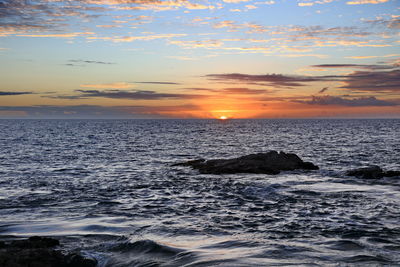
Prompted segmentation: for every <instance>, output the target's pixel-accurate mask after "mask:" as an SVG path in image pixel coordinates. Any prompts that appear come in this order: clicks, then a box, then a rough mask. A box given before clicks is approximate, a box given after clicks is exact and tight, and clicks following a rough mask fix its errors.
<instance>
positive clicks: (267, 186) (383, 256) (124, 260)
mask: <svg viewBox="0 0 400 267" xmlns="http://www.w3.org/2000/svg"><path fill="white" fill-rule="evenodd" d="M270 150H276V151H284V152H290V153H295V154H297V155H298V156H299V157H300V158H302V159H303V160H305V161H310V162H313V163H314V164H316V165H318V166H319V167H320V169H319V170H316V171H286V172H281V173H280V174H278V175H266V174H224V175H211V174H200V173H199V172H198V171H197V170H193V169H191V168H190V167H184V166H172V165H173V164H175V163H179V162H185V161H187V160H193V159H199V158H205V159H218V158H234V157H239V156H243V155H247V154H252V153H259V152H268V151H270ZM369 165H379V166H380V167H382V168H383V169H384V170H400V120H399V119H321V120H320V119H312V120H305V119H299V120H289V119H282V120H272V119H269V120H261V119H260V120H250V119H249V120H234V119H232V120H224V121H220V120H212V119H210V120H174V119H165V120H111V119H109V120H56V119H53V120H6V119H4V120H0V239H4V238H22V237H29V236H33V235H39V236H50V237H54V238H57V239H59V240H60V242H61V243H62V246H61V248H60V249H61V250H63V251H74V252H79V253H81V254H82V255H85V256H87V257H94V258H96V259H97V261H98V266H104V267H105V266H118V267H123V266H146V267H155V266H170V267H171V266H187V267H189V266H219V267H238V266H400V177H390V178H389V177H387V178H382V179H376V180H375V179H370V180H367V179H361V178H357V177H349V176H346V171H347V170H350V169H353V168H359V167H363V166H369Z"/></svg>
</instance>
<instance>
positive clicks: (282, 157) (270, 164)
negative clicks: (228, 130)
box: [173, 151, 318, 174]
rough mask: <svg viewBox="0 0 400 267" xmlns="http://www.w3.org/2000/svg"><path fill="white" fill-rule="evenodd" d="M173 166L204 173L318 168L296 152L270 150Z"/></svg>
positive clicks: (273, 172)
mask: <svg viewBox="0 0 400 267" xmlns="http://www.w3.org/2000/svg"><path fill="white" fill-rule="evenodd" d="M173 166H190V167H192V168H194V169H197V170H199V172H200V173H204V174H232V173H258V174H278V173H280V172H281V171H292V170H296V169H303V170H317V169H318V166H316V165H314V164H313V163H311V162H304V161H303V160H301V159H300V158H299V157H298V156H297V155H296V154H291V153H285V152H279V153H278V152H277V151H270V152H267V153H258V154H250V155H247V156H243V157H239V158H233V159H214V160H205V159H198V160H191V161H187V162H183V163H178V164H174V165H173Z"/></svg>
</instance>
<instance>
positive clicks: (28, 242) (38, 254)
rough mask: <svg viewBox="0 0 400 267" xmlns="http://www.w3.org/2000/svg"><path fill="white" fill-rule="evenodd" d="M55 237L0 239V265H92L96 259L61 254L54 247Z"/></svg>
mask: <svg viewBox="0 0 400 267" xmlns="http://www.w3.org/2000/svg"><path fill="white" fill-rule="evenodd" d="M59 245H60V243H59V241H58V240H57V239H54V238H49V237H39V236H33V237H30V238H29V239H25V240H13V241H9V242H4V241H0V266H12V267H28V266H29V267H94V266H96V265H97V261H96V259H92V258H86V257H83V256H81V255H79V254H75V253H72V254H63V253H62V252H61V251H59V250H55V249H54V247H57V246H59Z"/></svg>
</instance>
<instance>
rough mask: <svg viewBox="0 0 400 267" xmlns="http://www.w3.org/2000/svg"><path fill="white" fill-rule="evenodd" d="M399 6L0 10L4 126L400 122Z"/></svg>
mask: <svg viewBox="0 0 400 267" xmlns="http://www.w3.org/2000/svg"><path fill="white" fill-rule="evenodd" d="M399 29H400V0H215V1H210V0H169V1H164V0H0V118H220V117H221V116H225V117H227V118H237V119H241V118H400V49H399V45H400V31H399Z"/></svg>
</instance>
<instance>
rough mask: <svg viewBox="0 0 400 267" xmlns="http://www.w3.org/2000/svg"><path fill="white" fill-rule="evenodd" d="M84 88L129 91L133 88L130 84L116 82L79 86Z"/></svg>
mask: <svg viewBox="0 0 400 267" xmlns="http://www.w3.org/2000/svg"><path fill="white" fill-rule="evenodd" d="M80 86H81V87H84V88H101V89H111V88H112V89H129V88H133V87H135V85H133V84H132V83H126V82H117V83H99V84H81V85H80Z"/></svg>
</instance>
